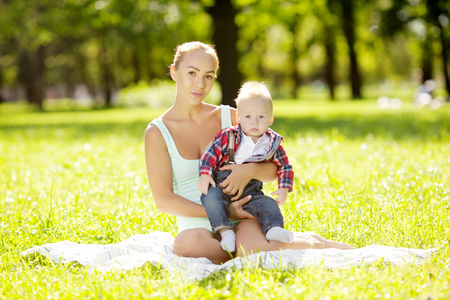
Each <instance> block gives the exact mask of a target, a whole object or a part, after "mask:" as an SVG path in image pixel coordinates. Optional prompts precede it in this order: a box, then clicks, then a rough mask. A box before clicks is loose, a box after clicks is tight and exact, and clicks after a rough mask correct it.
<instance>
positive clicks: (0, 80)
mask: <svg viewBox="0 0 450 300" xmlns="http://www.w3.org/2000/svg"><path fill="white" fill-rule="evenodd" d="M2 86H3V72H2V69H1V68H0V104H2V103H3V102H5V98H3V95H2Z"/></svg>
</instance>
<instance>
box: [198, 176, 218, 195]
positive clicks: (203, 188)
mask: <svg viewBox="0 0 450 300" xmlns="http://www.w3.org/2000/svg"><path fill="white" fill-rule="evenodd" d="M209 185H212V186H213V187H215V186H216V183H215V182H214V179H213V178H212V177H211V176H209V175H205V174H202V175H200V179H199V180H198V184H197V188H198V189H199V190H200V192H202V193H203V194H205V195H206V194H207V193H208V188H209Z"/></svg>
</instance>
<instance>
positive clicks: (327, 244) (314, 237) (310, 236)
mask: <svg viewBox="0 0 450 300" xmlns="http://www.w3.org/2000/svg"><path fill="white" fill-rule="evenodd" d="M302 238H304V239H306V240H308V241H311V242H312V243H315V244H317V242H319V243H322V244H323V247H322V248H336V249H341V250H352V249H356V248H355V247H353V246H350V245H349V244H346V243H342V242H336V241H330V240H327V239H325V238H323V237H321V236H320V235H318V234H316V233H314V232H306V233H303V234H302ZM315 248H316V249H317V248H320V247H315Z"/></svg>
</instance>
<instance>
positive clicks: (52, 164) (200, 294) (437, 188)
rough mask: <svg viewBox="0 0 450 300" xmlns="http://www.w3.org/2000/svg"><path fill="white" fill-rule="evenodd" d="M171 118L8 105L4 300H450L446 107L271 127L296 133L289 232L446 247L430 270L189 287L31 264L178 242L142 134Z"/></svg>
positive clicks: (215, 279) (321, 111)
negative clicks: (150, 179) (97, 249)
mask: <svg viewBox="0 0 450 300" xmlns="http://www.w3.org/2000/svg"><path fill="white" fill-rule="evenodd" d="M314 98H315V97H314ZM162 112H163V109H162V108H161V109H157V108H145V107H144V108H133V109H107V110H93V111H81V112H70V111H63V112H45V113H37V112H34V111H27V110H26V109H23V107H21V106H20V107H19V106H17V105H10V104H8V105H1V106H0V153H2V155H0V165H1V166H2V168H1V170H0V182H2V185H0V205H1V206H2V209H3V213H2V214H1V215H0V243H1V247H0V298H5V299H23V298H26V299H42V298H45V299H61V298H64V299H80V298H88V299H91V298H96V299H97V298H157V297H158V298H179V299H199V298H205V299H224V298H227V299H228V298H231V299H237V298H257V299H261V298H267V297H272V296H273V297H274V298H300V299H302V298H307V299H310V298H314V299H319V298H330V299H355V298H361V299H367V298H393V299H406V298H408V299H411V298H415V299H425V298H429V299H445V298H449V297H450V286H449V281H450V277H449V276H450V275H449V274H450V264H449V263H450V261H449V257H450V250H449V247H448V243H449V242H450V231H449V230H450V218H449V216H450V213H449V212H450V206H449V197H450V195H449V192H450V191H449V186H450V185H449V183H450V182H449V174H450V169H449V165H450V161H449V159H450V158H449V157H448V153H450V148H449V147H450V145H449V140H450V136H449V133H450V122H449V120H448V114H449V107H448V106H443V107H441V108H439V109H437V110H434V111H431V110H428V109H427V108H422V109H421V110H418V109H417V108H416V107H414V106H412V104H408V103H406V104H403V106H402V107H401V108H400V109H397V110H381V109H379V108H378V107H377V106H376V103H375V101H373V100H372V101H361V102H358V103H351V102H350V101H340V102H336V103H331V104H330V103H327V102H325V101H314V102H312V101H309V102H307V101H303V102H294V101H276V103H275V122H274V125H273V128H274V129H275V130H277V131H278V132H280V133H281V134H283V135H284V137H285V142H284V146H285V148H286V151H287V152H288V154H289V157H290V159H291V160H292V162H293V164H294V168H295V169H294V171H295V174H296V175H295V191H294V192H293V193H292V194H290V195H291V196H290V198H289V200H288V203H287V204H286V205H285V206H283V208H282V211H283V214H284V216H285V220H286V224H287V227H288V228H289V229H291V230H299V231H303V230H312V231H315V232H317V233H319V234H321V235H323V236H324V237H326V238H331V239H335V240H341V241H345V242H348V243H351V244H353V245H355V246H358V247H362V246H367V245H370V244H383V245H391V246H396V247H414V248H431V247H441V246H442V247H441V248H439V250H438V251H437V252H436V254H435V255H434V256H432V257H431V258H430V259H429V260H428V261H427V262H426V263H424V264H421V265H418V266H416V265H405V266H392V265H384V264H382V263H381V262H380V263H375V264H373V265H369V266H365V267H351V268H345V269H332V270H327V269H323V268H321V267H317V268H308V269H300V270H286V271H283V270H277V269H276V270H272V271H267V270H262V269H258V268H256V269H255V268H244V269H243V270H240V271H233V270H232V271H229V272H221V273H217V274H214V275H212V276H210V277H208V278H206V279H204V280H202V281H200V282H186V281H185V280H184V278H183V277H182V275H181V274H169V273H168V272H167V271H165V270H161V269H160V268H159V267H157V266H151V265H145V266H143V267H141V268H139V269H135V270H132V271H128V272H119V273H114V272H112V273H106V274H100V273H96V272H94V273H93V274H89V273H88V270H86V269H85V268H82V267H79V266H76V265H63V264H54V263H51V262H48V261H39V260H25V259H23V258H22V257H20V252H21V251H23V250H25V249H28V248H30V247H32V246H35V245H41V244H44V243H50V242H57V241H61V240H71V241H74V242H80V243H99V244H107V243H115V242H119V241H121V240H123V239H125V238H128V237H129V236H131V235H133V234H138V233H147V232H151V231H167V232H170V233H171V234H173V235H175V234H176V227H175V224H174V218H173V217H172V216H169V215H167V214H164V213H161V212H159V211H158V210H157V209H156V207H155V204H154V201H153V199H152V195H151V191H150V190H149V188H148V184H147V180H146V174H145V167H144V162H143V132H144V130H145V128H146V126H147V123H148V122H149V121H150V120H152V119H153V118H155V117H157V116H159V115H160V114H161V113H162ZM274 188H275V184H274V183H270V184H267V185H266V186H265V189H266V190H267V191H271V190H272V189H274Z"/></svg>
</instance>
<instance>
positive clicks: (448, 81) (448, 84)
mask: <svg viewBox="0 0 450 300" xmlns="http://www.w3.org/2000/svg"><path fill="white" fill-rule="evenodd" d="M440 29H441V47H442V67H443V70H442V71H443V72H444V78H445V89H446V91H447V101H448V102H450V75H449V72H448V69H449V61H448V53H449V46H448V42H447V40H446V38H445V35H444V34H445V32H444V31H443V29H444V28H442V26H441V28H440Z"/></svg>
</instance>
